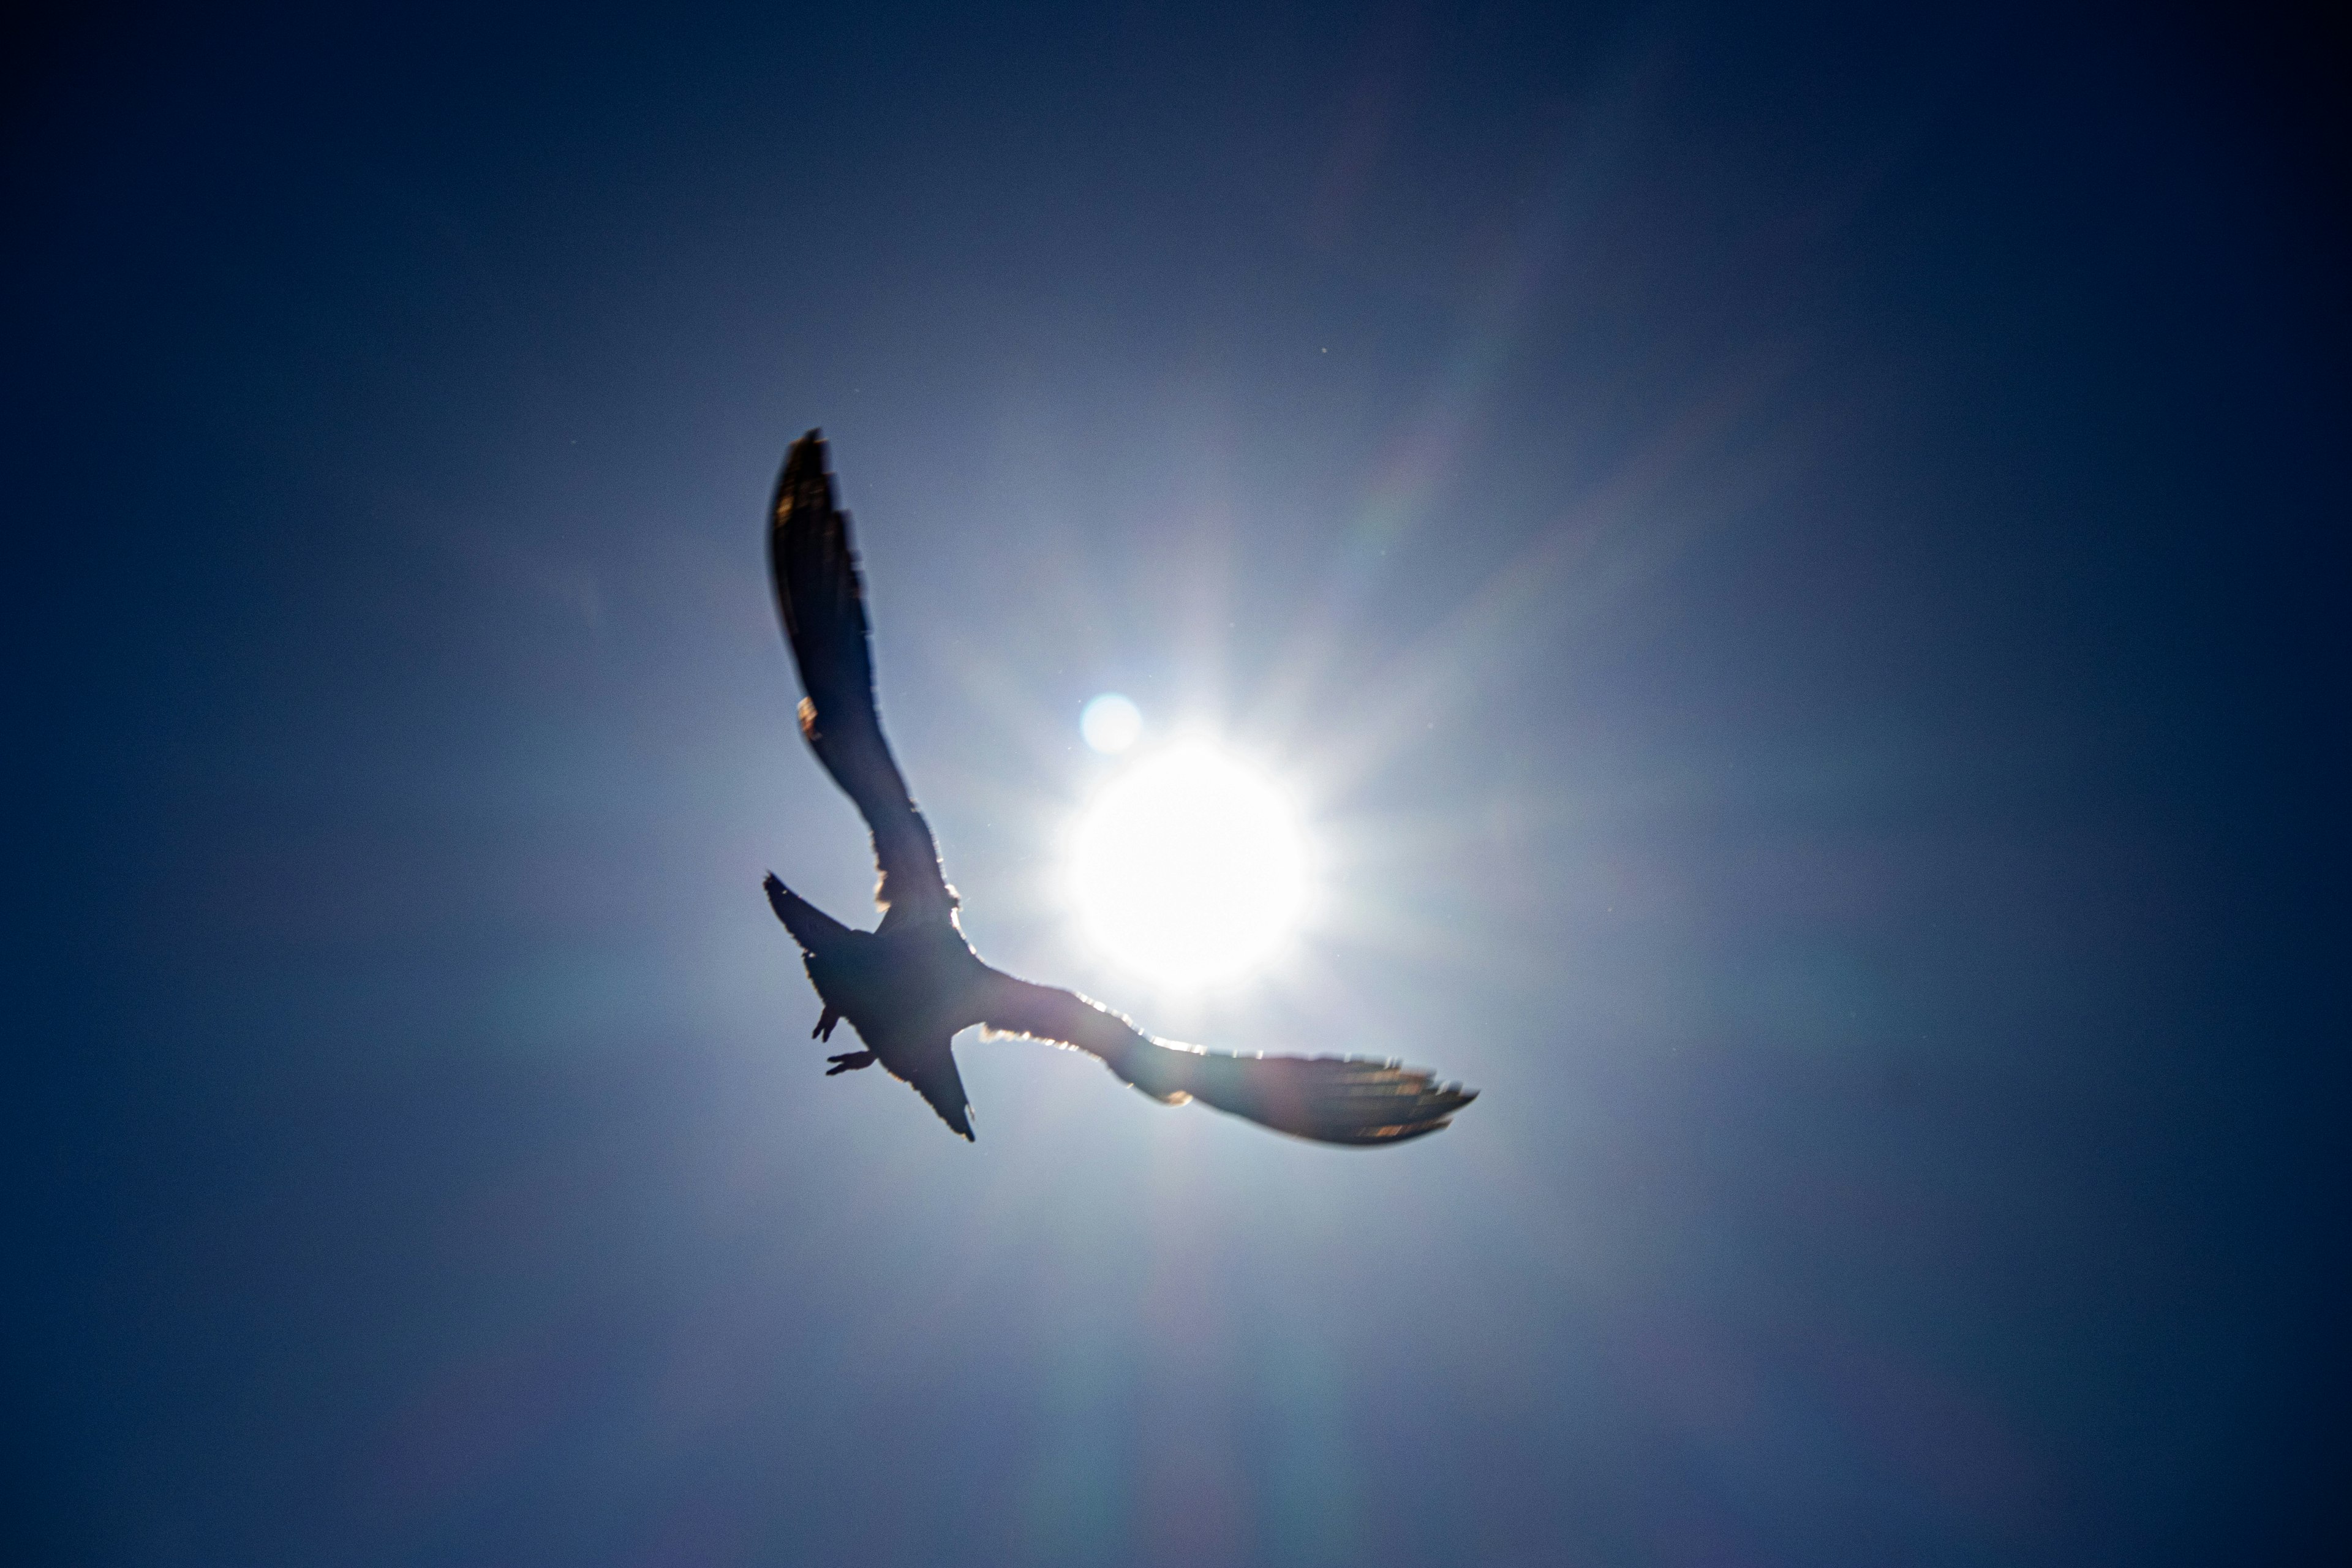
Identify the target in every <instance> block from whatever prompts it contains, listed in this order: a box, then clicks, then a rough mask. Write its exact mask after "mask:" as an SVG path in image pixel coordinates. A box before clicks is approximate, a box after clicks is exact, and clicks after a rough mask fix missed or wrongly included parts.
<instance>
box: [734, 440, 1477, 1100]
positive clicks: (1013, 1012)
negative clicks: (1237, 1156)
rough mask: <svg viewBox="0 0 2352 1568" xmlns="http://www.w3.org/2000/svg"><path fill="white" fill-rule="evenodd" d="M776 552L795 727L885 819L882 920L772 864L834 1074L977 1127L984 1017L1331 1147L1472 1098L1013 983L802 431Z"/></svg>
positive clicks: (1182, 1096)
mask: <svg viewBox="0 0 2352 1568" xmlns="http://www.w3.org/2000/svg"><path fill="white" fill-rule="evenodd" d="M768 554H769V563H770V565H771V566H772V568H773V571H774V574H775V582H776V601H777V603H778V605H780V606H781V607H782V611H783V618H784V633H785V637H786V639H787V640H788V641H789V642H790V643H791V644H792V649H793V663H794V664H796V665H797V666H798V667H799V668H800V677H801V689H802V690H803V692H804V693H805V694H806V695H805V697H804V698H803V700H802V702H801V705H800V726H801V733H802V735H803V736H804V737H806V739H807V741H808V743H809V745H810V746H811V747H812V748H813V749H814V751H815V752H816V756H817V761H818V762H820V763H824V770H825V772H827V773H831V774H832V775H833V781H834V783H835V784H839V785H840V786H841V787H842V789H843V790H844V791H845V793H846V794H847V795H848V796H849V798H850V799H851V800H853V801H855V802H856V803H857V809H858V812H859V813H860V814H861V815H862V816H864V817H865V818H866V826H867V827H869V828H870V829H872V830H873V834H874V856H875V858H876V859H877V861H879V862H880V865H881V880H880V882H879V883H878V884H877V887H876V888H875V891H874V901H875V903H876V904H877V906H878V907H879V908H880V909H881V910H882V920H881V923H880V925H879V926H878V927H877V929H876V930H873V931H858V930H855V929H853V928H851V927H850V926H847V925H845V924H843V923H842V922H841V921H837V920H835V919H834V918H833V917H832V916H830V915H828V914H825V913H824V911H823V910H819V909H818V908H817V907H816V906H815V905H814V904H812V903H810V902H809V901H808V900H806V899H803V898H802V897H801V896H800V895H799V894H797V893H795V892H793V890H792V889H790V888H788V887H786V886H784V884H783V883H782V881H781V880H780V879H778V878H777V876H776V874H775V873H774V872H773V871H771V872H769V873H768V878H767V882H766V888H767V893H768V901H769V903H770V904H771V905H772V906H773V908H774V910H775V911H776V918H777V919H778V920H781V921H783V923H784V929H785V930H786V931H790V932H791V933H792V936H793V941H794V942H798V943H799V944H800V948H801V956H802V962H803V964H804V965H805V967H806V968H807V970H808V977H809V980H810V981H811V983H812V984H814V985H815V987H816V994H817V997H818V999H819V1000H820V1001H821V1002H823V1003H824V1012H823V1013H822V1015H821V1016H819V1017H818V1019H817V1025H816V1028H815V1030H814V1037H815V1038H817V1039H820V1040H826V1041H830V1040H831V1039H832V1037H833V1031H834V1028H835V1026H836V1025H838V1024H839V1023H840V1022H841V1021H842V1020H843V1019H847V1020H848V1022H849V1026H850V1027H851V1028H853V1029H855V1030H856V1032H857V1037H858V1039H859V1040H860V1041H861V1042H863V1043H864V1045H865V1047H866V1048H865V1049H863V1050H857V1051H847V1052H844V1053H843V1054H841V1055H839V1056H836V1057H833V1058H829V1060H830V1061H831V1063H832V1066H831V1067H829V1068H827V1069H826V1072H825V1076H826V1077H828V1078H831V1077H834V1076H835V1075H837V1074H840V1073H845V1072H851V1071H855V1070H856V1069H858V1068H869V1067H872V1066H874V1065H875V1064H876V1063H877V1062H879V1063H880V1064H881V1065H882V1066H883V1068H886V1069H887V1071H889V1072H890V1073H891V1075H892V1076H894V1077H896V1078H898V1079H904V1080H905V1081H906V1082H908V1083H909V1084H912V1085H913V1086H914V1088H915V1091H916V1092H917V1093H918V1094H920V1095H921V1096H922V1097H923V1098H924V1099H925V1100H928V1101H929V1102H930V1107H931V1109H932V1110H936V1111H938V1112H939V1114H940V1120H941V1121H945V1122H946V1123H947V1124H948V1125H949V1126H950V1127H951V1128H953V1129H954V1130H955V1131H958V1132H960V1133H961V1134H963V1136H964V1137H965V1138H966V1139H971V1136H972V1131H971V1102H970V1100H968V1099H967V1098H966V1097H965V1094H964V1089H963V1079H962V1076H961V1074H959V1073H958V1072H957V1071H956V1059H955V1050H954V1042H955V1037H956V1036H957V1035H958V1034H959V1033H961V1031H962V1030H965V1029H968V1028H971V1027H972V1026H974V1025H978V1026H982V1027H983V1028H985V1029H988V1030H992V1031H995V1032H997V1033H1001V1034H1009V1035H1026V1036H1029V1037H1033V1038H1035V1039H1040V1040H1046V1041H1051V1042H1053V1043H1055V1044H1057V1045H1064V1046H1070V1047H1076V1048H1077V1049H1079V1050H1082V1051H1087V1052H1090V1053H1092V1054H1093V1055H1094V1056H1097V1057H1098V1058H1101V1059H1102V1061H1103V1062H1104V1063H1105V1064H1106V1065H1107V1066H1108V1067H1109V1068H1110V1070H1111V1071H1112V1072H1113V1073H1116V1074H1117V1075H1118V1077H1119V1078H1120V1079H1124V1080H1125V1081H1126V1082H1128V1083H1129V1084H1132V1085H1133V1086H1134V1087H1135V1088H1137V1089H1140V1090H1141V1091H1142V1092H1143V1093H1145V1094H1147V1095H1150V1097H1151V1098H1152V1099H1154V1100H1160V1101H1163V1102H1165V1103H1167V1104H1171V1105H1181V1104H1182V1103H1183V1102H1184V1101H1185V1100H1201V1101H1202V1102H1203V1103H1205V1104H1209V1105H1213V1106H1215V1107H1216V1108H1217V1109H1218V1110H1226V1111H1231V1112H1232V1113H1233V1114H1234V1115H1235V1116H1241V1117H1246V1118H1247V1119H1248V1120H1250V1121H1255V1122H1258V1123H1259V1124H1261V1125H1263V1126H1266V1127H1271V1128H1274V1129H1276V1130H1277V1131H1283V1132H1288V1133H1292V1134H1295V1135H1296V1136H1297V1137H1300V1138H1309V1139H1314V1140H1316V1141H1318V1142H1325V1143H1357V1144H1373V1143H1399V1142H1403V1141H1404V1140H1406V1139H1408V1138H1418V1137H1420V1136H1421V1135H1422V1134H1423V1133H1425V1132H1434V1131H1437V1130H1438V1129H1439V1128H1441V1127H1444V1125H1445V1124H1446V1123H1447V1122H1448V1121H1451V1120H1452V1118H1453V1116H1454V1112H1455V1111H1457V1110H1461V1109H1462V1108H1463V1107H1464V1106H1465V1105H1467V1104H1469V1103H1470V1101H1471V1100H1473V1099H1475V1097H1476V1091H1475V1090H1473V1089H1464V1088H1463V1087H1462V1086H1461V1085H1460V1084H1440V1083H1439V1082H1437V1080H1436V1079H1434V1078H1433V1076H1432V1075H1431V1074H1429V1073H1426V1072H1423V1071H1421V1070H1419V1069H1418V1068H1405V1067H1401V1066H1399V1065H1398V1064H1397V1063H1395V1062H1392V1061H1391V1062H1376V1061H1365V1060H1361V1059H1356V1058H1346V1059H1343V1058H1337V1057H1314V1058H1307V1057H1241V1056H1229V1055H1224V1054H1222V1053H1219V1052H1213V1051H1204V1050H1202V1049H1200V1048H1198V1047H1192V1046H1186V1045H1180V1044H1177V1043H1175V1042H1172V1041H1168V1040H1160V1039H1155V1038H1153V1037H1151V1036H1150V1035H1147V1034H1144V1033H1143V1032H1142V1031H1141V1030H1139V1029H1138V1028H1137V1027H1136V1026H1134V1025H1133V1024H1131V1023H1129V1021H1128V1020H1127V1019H1126V1018H1124V1017H1121V1016H1119V1015H1118V1014H1116V1013H1113V1012H1111V1011H1110V1010H1109V1009H1108V1008H1106V1007H1103V1006H1101V1005H1098V1004H1097V1003H1095V1002H1092V1001H1090V1000H1088V999H1087V998H1086V997H1084V996H1080V995H1078V994H1076V993H1075V992H1070V991H1061V990H1056V989H1055V988H1053V987H1051V986H1046V985H1038V984H1032V983H1031V982H1029V981H1026V980H1020V979H1016V978H1014V977H1013V975H1010V974H1006V973H1003V971H1001V970H996V969H992V968H990V967H989V966H988V965H987V964H986V963H982V961H981V957H980V955H979V954H978V953H977V952H973V951H972V948H971V943H970V942H966V941H965V940H964V936H963V931H961V928H960V927H959V925H958V923H957V919H956V910H957V908H958V905H959V900H958V899H957V896H956V892H955V889H953V888H950V886H949V885H948V880H947V878H946V875H945V874H944V873H943V872H942V871H941V870H940V853H939V847H938V845H937V844H936V843H935V842H934V841H933V839H932V837H931V829H930V826H929V824H928V823H926V822H925V821H924V820H923V814H922V813H921V812H919V811H918V810H917V809H916V808H915V801H914V797H913V796H912V795H909V794H908V790H907V781H906V779H905V778H904V777H903V776H902V775H901V774H900V773H899V772H898V763H897V761H896V760H895V759H893V758H892V756H891V755H890V747H889V743H888V742H887V741H885V740H884V739H883V737H882V719H881V714H880V712H879V711H878V710H877V708H876V706H875V700H874V662H873V651H872V647H871V645H870V642H869V639H868V634H867V629H866V604H865V590H864V586H863V584H861V583H860V581H859V579H858V574H857V557H856V552H854V551H853V550H852V549H851V546H850V542H849V514H848V513H846V512H845V511H843V510H841V509H840V507H839V504H838V498H837V497H836V495H835V489H834V479H833V474H832V472H831V471H830V469H829V468H827V466H826V463H825V446H824V437H823V435H822V434H821V433H819V432H817V431H814V430H812V431H810V432H809V433H808V434H807V435H806V436H803V437H801V439H799V440H798V441H795V442H793V447H792V450H791V452H790V453H789V454H787V455H786V457H785V458H784V469H783V473H782V476H781V477H780V478H779V479H777V481H776V494H775V501H774V504H773V506H772V508H771V509H770V512H769V528H768Z"/></svg>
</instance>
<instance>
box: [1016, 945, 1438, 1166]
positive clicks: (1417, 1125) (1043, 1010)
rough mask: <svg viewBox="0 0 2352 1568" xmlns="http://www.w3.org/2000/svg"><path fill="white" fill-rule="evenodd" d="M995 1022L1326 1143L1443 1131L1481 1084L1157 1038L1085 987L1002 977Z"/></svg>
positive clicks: (1153, 1092)
mask: <svg viewBox="0 0 2352 1568" xmlns="http://www.w3.org/2000/svg"><path fill="white" fill-rule="evenodd" d="M988 1022H989V1025H990V1026H992V1027H993V1028H997V1029H1002V1030H1004V1031H1006V1032H1008V1033H1012V1034H1021V1035H1031V1036H1034V1037H1037V1038H1039V1039H1043V1040H1055V1041H1058V1042H1060V1043H1062V1044H1064V1045H1071V1046H1076V1047H1078V1048H1079V1049H1081V1050H1084V1051H1089V1052H1091V1053H1093V1054H1094V1055H1096V1056H1098V1057H1100V1058H1102V1059H1103V1060H1104V1061H1105V1062H1106V1063H1107V1064H1108V1066H1109V1068H1110V1069H1111V1071H1113V1072H1115V1073H1117V1074H1118V1076H1119V1077H1120V1078H1122V1079H1125V1080H1126V1081H1127V1082H1129V1083H1131V1084H1133V1085H1134V1086H1135V1087H1136V1088H1137V1089H1141V1090H1142V1091H1143V1092H1144V1093H1146V1094H1148V1095H1150V1096H1151V1097H1152V1098H1153V1099H1155V1100H1168V1101H1171V1102H1174V1101H1181V1100H1186V1099H1192V1100H1200V1101H1201V1102H1202V1104H1204V1105H1213V1106H1215V1107H1216V1108H1217V1109H1218V1110H1224V1111H1230V1112H1232V1113H1233V1114H1234V1115H1235V1116H1240V1117H1244V1118H1246V1119H1248V1120H1249V1121H1255V1122H1257V1123H1258V1124H1259V1125H1260V1126H1264V1127H1271V1128H1274V1129H1275V1130H1276V1131H1281V1132H1288V1133H1290V1134H1292V1135H1294V1136H1296V1137H1299V1138H1311V1139H1313V1140H1315V1141H1316V1142H1319V1143H1354V1144H1372V1143H1401V1142H1404V1141H1405V1140H1406V1139H1408V1138H1418V1137H1421V1136H1422V1135H1423V1134H1424V1133H1429V1132H1434V1131H1438V1130H1439V1129H1440V1128H1442V1127H1444V1126H1445V1125H1446V1123H1448V1122H1449V1121H1452V1120H1453V1119H1454V1112H1456V1111H1458V1110H1461V1109H1462V1108H1463V1107H1464V1106H1465V1105H1467V1104H1469V1103H1470V1102H1471V1101H1472V1100H1475V1099H1476V1098H1477V1097H1478V1096H1477V1090H1475V1089H1464V1088H1463V1087H1462V1086H1461V1085H1460V1084H1458V1083H1456V1084H1442V1083H1440V1082H1438V1081H1437V1079H1436V1078H1435V1076H1434V1075H1433V1074H1431V1073H1427V1072H1424V1071H1423V1070H1421V1069H1420V1068H1408V1067H1402V1066H1400V1065H1399V1064H1397V1063H1395V1062H1381V1061H1365V1060H1362V1059H1360V1058H1339V1057H1236V1056H1228V1055H1225V1054H1223V1053H1221V1052H1216V1051H1202V1050H1196V1049H1194V1048H1192V1047H1189V1046H1174V1045H1169V1044H1167V1043H1166V1042H1164V1041H1160V1040H1155V1039H1153V1038H1151V1037H1150V1036H1148V1035H1146V1034H1144V1033H1143V1032H1142V1031H1141V1030H1139V1029H1138V1028H1136V1027H1135V1026H1134V1025H1132V1024H1130V1023H1129V1022H1128V1021H1127V1020H1126V1019H1124V1018H1122V1017H1120V1016H1118V1014H1116V1013H1112V1012H1110V1011H1108V1010H1107V1009H1105V1008H1103V1007H1099V1006H1097V1005H1095V1004H1094V1003H1092V1002H1090V1001H1088V1000H1087V999H1086V998H1085V997H1083V996H1079V995H1076V994H1072V993H1070V992H1067V991H1057V990H1055V989H1054V988H1053V987H1051V986H1047V985H1035V984H1031V983H1029V982H1028V981H1025V980H1015V979H1013V978H1012V977H1011V976H1009V975H1008V976H1003V977H1001V983H1000V984H998V985H997V986H996V988H995V994H994V995H993V996H992V999H991V1005H990V1009H989V1017H988Z"/></svg>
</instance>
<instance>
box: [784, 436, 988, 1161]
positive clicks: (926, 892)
mask: <svg viewBox="0 0 2352 1568" xmlns="http://www.w3.org/2000/svg"><path fill="white" fill-rule="evenodd" d="M768 560H769V564H770V565H771V566H772V567H773V568H774V571H775V578H776V602H777V604H778V605H781V606H782V610H783V613H784V634H785V636H786V637H787V638H788V639H789V640H790V641H791V643H792V647H793V663H794V664H796V665H798V666H799V667H800V672H801V689H802V690H803V692H805V693H806V694H807V695H806V697H805V699H804V700H803V701H802V703H801V710H800V721H801V733H802V734H803V735H805V736H806V737H808V742H809V745H810V746H811V747H812V748H814V750H815V752H816V755H817V761H819V762H821V763H824V770H825V772H827V773H831V774H832V775H833V782H834V783H835V784H839V785H840V786H841V787H842V788H843V789H844V790H845V791H846V792H847V794H848V795H849V798H850V799H852V800H854V801H856V803H857V809H858V811H859V813H860V814H862V815H863V816H865V818H866V826H867V827H869V828H871V829H872V830H873V832H874V858H875V859H876V860H877V861H878V862H880V864H881V868H882V879H881V882H880V884H879V885H878V886H877V888H876V889H875V892H874V899H875V902H877V903H878V904H880V905H881V906H883V908H884V909H885V910H887V911H888V912H887V914H886V915H885V916H884V918H883V924H884V926H885V928H886V929H887V927H889V926H890V925H892V924H894V923H898V922H902V921H910V920H945V919H947V918H948V914H949V911H950V910H953V909H954V908H955V894H954V893H953V892H952V891H951V890H950V889H949V887H948V884H947V879H946V878H945V877H944V876H942V875H941V874H940V851H939V846H938V845H937V844H936V843H935V842H934V841H933V840H932V838H931V829H930V826H929V824H928V823H926V822H925V821H924V820H923V816H922V813H920V812H919V811H917V810H916V809H915V802H914V797H913V796H911V795H908V791H907V781H906V779H905V778H904V777H902V776H901V775H900V774H899V772H898V763H896V762H895V761H893V760H892V758H891V756H890V744H889V742H887V741H885V740H884V739H883V738H882V716H881V714H880V713H879V712H878V711H877V710H876V708H875V705H874V657H873V653H872V650H871V647H869V645H868V642H867V634H866V603H865V589H864V585H863V584H861V583H860V582H859V581H858V576H857V556H856V552H854V551H853V550H852V549H851V547H850V542H849V514H848V513H846V512H845V511H843V510H840V508H839V506H838V505H837V504H836V500H835V495H834V489H833V475H832V474H831V473H830V472H828V471H827V470H826V468H825V460H824V437H823V436H822V435H821V434H820V433H818V432H817V431H814V430H812V431H810V432H809V433H808V434H807V435H805V436H803V437H801V438H800V439H799V440H797V441H795V442H793V447H792V451H791V452H790V453H789V454H787V455H786V457H785V458H784V471H783V473H782V475H781V476H780V477H779V478H778V479H777V480H776V499H775V504H774V506H773V508H772V510H771V512H770V521H769V528H768ZM941 1114H942V1115H945V1114H946V1112H945V1111H942V1112H941Z"/></svg>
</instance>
